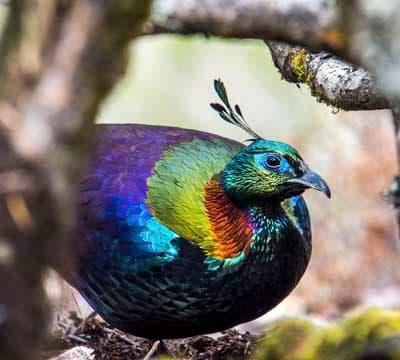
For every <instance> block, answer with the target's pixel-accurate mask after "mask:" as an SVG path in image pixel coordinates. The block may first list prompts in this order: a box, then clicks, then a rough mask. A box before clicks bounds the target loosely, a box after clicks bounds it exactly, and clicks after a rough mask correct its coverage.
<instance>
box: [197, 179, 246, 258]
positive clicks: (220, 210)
mask: <svg viewBox="0 0 400 360" xmlns="http://www.w3.org/2000/svg"><path fill="white" fill-rule="evenodd" d="M204 203H205V207H206V210H207V215H208V222H209V224H210V227H211V231H212V234H213V238H214V241H216V242H217V246H216V255H217V257H219V258H232V257H235V256H238V255H239V254H240V253H241V251H242V250H244V251H245V253H246V254H247V253H248V252H249V250H250V243H251V238H252V234H253V229H252V226H251V223H250V220H249V217H248V215H247V212H246V210H245V209H243V208H240V207H238V206H237V205H235V204H234V203H233V202H232V200H231V199H230V198H229V197H228V195H226V194H225V192H224V190H223V189H222V185H221V178H220V176H214V177H213V178H212V179H211V180H210V181H209V182H208V183H207V185H206V187H205V193H204Z"/></svg>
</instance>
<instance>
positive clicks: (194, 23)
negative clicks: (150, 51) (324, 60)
mask: <svg viewBox="0 0 400 360" xmlns="http://www.w3.org/2000/svg"><path fill="white" fill-rule="evenodd" d="M336 3H337V1H326V0H286V1H271V0H269V1H263V0H251V1H249V0H229V1H228V0H156V1H154V3H153V10H152V15H151V19H150V21H149V22H148V23H147V27H146V32H147V33H159V32H170V33H171V32H172V33H180V34H193V33H205V34H211V35H216V36H223V37H236V38H258V39H269V40H281V41H287V42H293V43H298V44H302V45H308V46H310V47H312V48H332V49H336V48H340V47H342V46H343V45H344V43H343V36H342V34H341V32H340V31H339V29H340V23H339V20H340V18H341V17H340V13H339V12H340V10H341V8H340V7H339V6H337V4H336Z"/></svg>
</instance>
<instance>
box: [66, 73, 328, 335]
mask: <svg viewBox="0 0 400 360" xmlns="http://www.w3.org/2000/svg"><path fill="white" fill-rule="evenodd" d="M214 85H215V89H216V92H217V94H218V96H219V97H220V99H221V100H222V103H223V105H222V104H211V106H212V107H213V108H214V109H215V110H216V111H217V112H218V113H219V115H220V116H221V117H222V118H223V119H224V120H225V121H228V122H230V123H232V124H234V125H236V126H239V127H240V128H242V129H244V130H245V131H247V132H248V133H249V134H250V135H251V136H252V139H251V140H250V144H249V145H248V146H244V145H243V144H241V143H239V142H236V141H233V140H230V139H226V138H224V137H221V136H217V135H213V134H209V133H205V132H200V131H194V130H188V129H180V128H174V127H166V126H149V125H138V124H129V125H98V132H99V140H98V144H97V148H96V151H95V154H94V157H93V159H92V161H91V163H90V166H89V169H88V172H87V174H86V175H85V177H84V178H83V181H82V183H81V188H80V194H81V199H80V207H79V232H80V237H79V266H78V269H77V271H76V274H75V277H74V280H73V285H74V286H75V287H76V288H77V289H78V290H79V292H80V293H81V294H82V295H83V297H84V298H85V299H86V300H87V301H88V302H89V304H90V305H91V306H92V307H93V308H94V309H95V310H96V311H97V312H98V313H99V314H100V315H101V316H102V317H103V318H104V319H105V320H106V321H107V322H109V323H110V324H111V325H112V326H114V327H116V328H118V329H120V330H123V331H125V332H127V333H130V334H133V335H136V336H141V337H147V338H150V339H171V338H182V337H188V336H193V335H198V334H204V333H211V332H216V331H220V330H223V329H227V328H230V327H232V326H235V325H237V324H240V323H243V322H247V321H250V320H253V319H255V318H257V317H258V316H260V315H263V314H264V313H266V312H267V311H269V310H270V309H272V308H273V307H274V306H275V305H277V304H278V303H279V302H280V301H282V300H283V299H284V298H285V297H286V296H287V295H288V294H289V293H290V292H291V291H292V290H293V288H294V287H295V286H296V284H297V283H298V282H299V280H300V278H301V277H302V275H303V273H304V271H305V269H306V267H307V264H308V262H309V259H310V254H311V230H310V219H309V214H308V210H307V206H306V204H305V202H304V200H303V198H302V196H301V194H302V193H303V192H304V190H306V189H308V188H313V189H316V190H320V191H322V192H324V193H325V194H326V195H327V196H328V197H330V190H329V187H328V185H327V184H326V182H325V181H324V180H323V179H322V178H321V177H320V176H319V175H317V174H316V173H314V172H313V171H311V170H310V169H309V168H308V166H307V165H306V164H305V162H304V161H303V159H302V157H301V156H300V155H299V153H298V152H297V151H296V150H295V149H294V148H293V147H291V146H289V145H287V144H284V143H281V142H277V141H270V140H264V139H262V138H261V137H259V136H258V135H257V134H256V133H255V132H254V131H252V130H251V129H250V128H249V126H248V124H247V123H246V121H245V120H244V118H243V115H242V112H241V110H240V108H239V106H237V105H235V106H234V107H233V108H232V107H231V105H230V103H229V100H228V97H227V94H226V90H225V87H224V85H223V83H222V82H221V81H219V80H217V81H215V82H214Z"/></svg>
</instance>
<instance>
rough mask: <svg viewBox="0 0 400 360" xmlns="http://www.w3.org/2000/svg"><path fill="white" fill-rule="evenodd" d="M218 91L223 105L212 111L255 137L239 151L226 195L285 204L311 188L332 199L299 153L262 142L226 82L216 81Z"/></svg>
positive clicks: (226, 177) (225, 178) (225, 182)
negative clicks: (233, 101)
mask: <svg viewBox="0 0 400 360" xmlns="http://www.w3.org/2000/svg"><path fill="white" fill-rule="evenodd" d="M214 87H215V90H216V92H217V94H218V96H219V98H220V99H221V100H222V102H223V105H221V104H219V103H213V104H211V107H212V108H213V109H214V110H216V111H217V112H218V113H219V115H220V116H221V118H222V119H224V120H225V121H227V122H229V123H231V124H233V125H235V126H238V127H240V128H241V129H243V130H245V131H246V132H247V133H248V134H250V135H251V136H252V139H251V140H250V141H251V142H252V143H251V144H250V145H249V146H247V147H245V148H243V149H242V150H241V151H239V153H238V154H237V155H236V156H234V158H233V159H232V160H231V161H230V162H229V163H228V164H227V166H226V167H225V169H224V171H223V174H222V186H223V188H224V190H225V192H227V193H228V194H229V195H230V196H232V197H233V198H236V199H237V200H243V201H248V200H257V199H261V200H262V199H266V198H269V199H277V200H283V199H286V198H289V197H292V196H295V195H299V194H301V193H303V192H304V191H305V190H306V189H310V188H312V189H316V190H319V191H322V192H323V193H325V195H326V196H327V197H330V195H331V193H330V189H329V187H328V184H327V183H326V182H325V181H324V180H323V179H322V177H321V176H319V175H318V174H317V173H315V172H313V171H312V170H310V168H309V167H308V166H307V164H306V163H305V162H304V160H303V159H302V157H301V156H300V155H299V153H298V152H297V150H296V149H294V148H293V147H291V146H290V145H287V144H284V143H281V142H277V141H270V140H264V139H262V138H261V137H260V136H259V135H258V134H257V133H255V132H254V131H253V130H252V129H251V128H250V127H249V126H248V124H247V122H246V121H245V120H244V117H243V115H242V111H241V110H240V107H239V106H238V105H235V106H234V107H233V108H232V107H231V105H230V103H229V100H228V95H227V93H226V90H225V86H224V84H223V83H222V81H220V80H215V81H214Z"/></svg>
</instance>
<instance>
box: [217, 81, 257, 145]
mask: <svg viewBox="0 0 400 360" xmlns="http://www.w3.org/2000/svg"><path fill="white" fill-rule="evenodd" d="M214 89H215V92H216V93H217V95H218V97H219V98H220V99H221V101H222V103H223V105H222V104H219V103H211V104H210V106H211V107H212V109H214V110H215V111H216V112H217V113H218V114H219V116H220V117H221V118H222V119H223V120H224V121H226V122H228V123H230V124H232V125H235V126H237V127H239V128H241V129H242V130H244V131H246V132H247V133H248V134H249V135H251V136H252V139H251V140H259V139H262V137H261V136H260V135H258V134H257V133H256V132H255V131H254V130H253V129H251V128H250V126H249V124H247V121H246V120H245V119H244V117H243V114H242V110H241V109H240V107H239V105H237V104H236V105H235V106H234V107H233V109H232V107H231V104H230V103H229V99H228V94H227V92H226V88H225V85H224V83H223V82H222V81H221V80H220V79H218V80H214ZM224 105H225V106H224Z"/></svg>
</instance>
